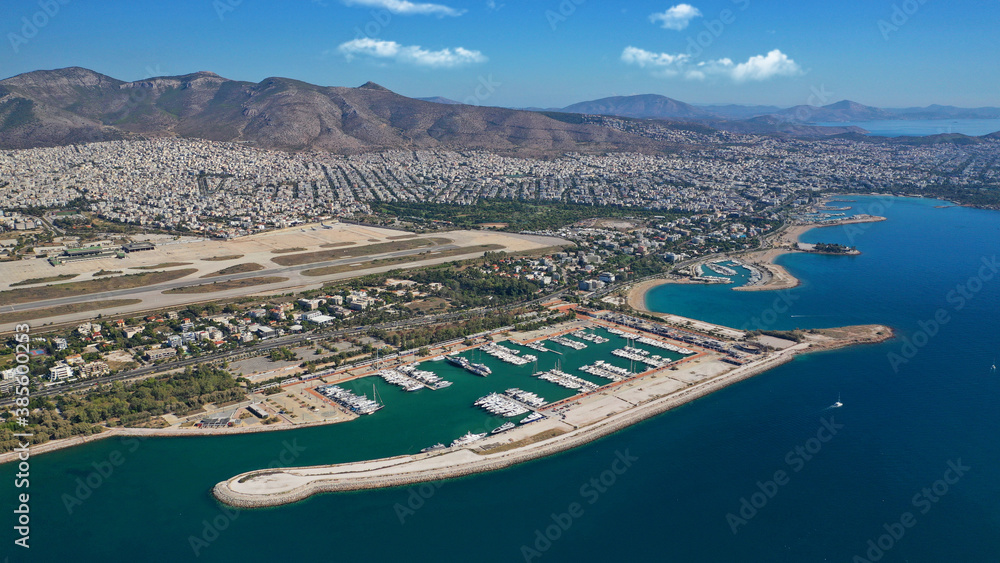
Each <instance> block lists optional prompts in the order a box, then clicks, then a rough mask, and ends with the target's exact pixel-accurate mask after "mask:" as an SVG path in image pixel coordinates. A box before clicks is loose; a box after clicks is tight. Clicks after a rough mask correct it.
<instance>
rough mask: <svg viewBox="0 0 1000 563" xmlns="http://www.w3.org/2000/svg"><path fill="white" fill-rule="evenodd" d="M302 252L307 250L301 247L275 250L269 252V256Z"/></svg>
mask: <svg viewBox="0 0 1000 563" xmlns="http://www.w3.org/2000/svg"><path fill="white" fill-rule="evenodd" d="M303 250H309V249H308V248H304V247H301V246H293V247H291V248H275V249H274V250H272V251H271V254H288V253H289V252H302V251H303Z"/></svg>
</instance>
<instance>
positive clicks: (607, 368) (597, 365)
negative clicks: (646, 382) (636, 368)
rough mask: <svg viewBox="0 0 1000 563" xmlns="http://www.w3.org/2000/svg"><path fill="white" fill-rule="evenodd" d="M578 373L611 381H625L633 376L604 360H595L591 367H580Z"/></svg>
mask: <svg viewBox="0 0 1000 563" xmlns="http://www.w3.org/2000/svg"><path fill="white" fill-rule="evenodd" d="M580 371H582V372H585V373H589V374H591V375H596V376H597V377H603V378H604V379H610V380H611V381H625V380H626V379H628V378H630V377H632V376H633V375H635V374H633V373H632V372H630V371H629V370H627V369H625V368H620V367H618V366H616V365H612V364H609V363H607V362H605V361H604V360H597V361H596V362H594V364H593V365H586V366H581V367H580Z"/></svg>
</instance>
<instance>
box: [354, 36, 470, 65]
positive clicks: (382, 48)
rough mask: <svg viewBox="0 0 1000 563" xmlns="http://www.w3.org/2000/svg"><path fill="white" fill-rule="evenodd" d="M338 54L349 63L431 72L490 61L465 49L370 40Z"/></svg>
mask: <svg viewBox="0 0 1000 563" xmlns="http://www.w3.org/2000/svg"><path fill="white" fill-rule="evenodd" d="M337 51H338V52H339V53H340V54H342V55H344V57H345V58H346V59H347V60H348V61H351V60H354V59H355V58H356V57H371V58H375V59H390V60H394V61H396V62H399V63H404V64H411V65H416V66H425V67H431V68H453V67H457V66H463V65H468V64H474V63H483V62H486V61H487V58H486V56H485V55H483V54H482V53H481V52H479V51H473V50H470V49H465V48H463V47H455V48H454V49H441V50H439V51H428V50H427V49H424V48H422V47H420V46H419V45H400V44H399V43H396V42H395V41H382V40H379V39H371V38H369V37H365V38H362V39H354V40H352V41H348V42H346V43H342V44H341V45H340V46H339V47H337Z"/></svg>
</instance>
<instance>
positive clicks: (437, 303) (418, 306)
mask: <svg viewBox="0 0 1000 563" xmlns="http://www.w3.org/2000/svg"><path fill="white" fill-rule="evenodd" d="M449 307H451V304H449V303H448V301H446V300H444V299H441V298H440V297H430V298H428V299H422V300H420V301H414V302H412V303H409V304H407V305H406V308H407V309H409V310H411V311H416V312H418V313H420V314H423V315H429V314H431V313H441V312H444V311H447V310H448V308H449Z"/></svg>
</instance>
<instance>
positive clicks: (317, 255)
mask: <svg viewBox="0 0 1000 563" xmlns="http://www.w3.org/2000/svg"><path fill="white" fill-rule="evenodd" d="M449 242H452V241H451V239H446V238H422V239H410V240H397V241H393V242H383V243H379V244H369V245H365V246H357V247H351V248H341V249H337V250H320V251H319V252H306V253H303V254H292V255H290V256H279V257H277V258H272V259H271V261H272V262H274V263H276V264H280V265H282V266H297V265H299V264H311V263H313V262H325V261H327V260H336V259H338V258H356V257H358V256H370V255H372V254H382V253H384V252H396V251H400V250H413V249H414V248H427V247H432V246H438V245H440V244H447V243H449ZM317 275H321V274H317Z"/></svg>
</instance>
